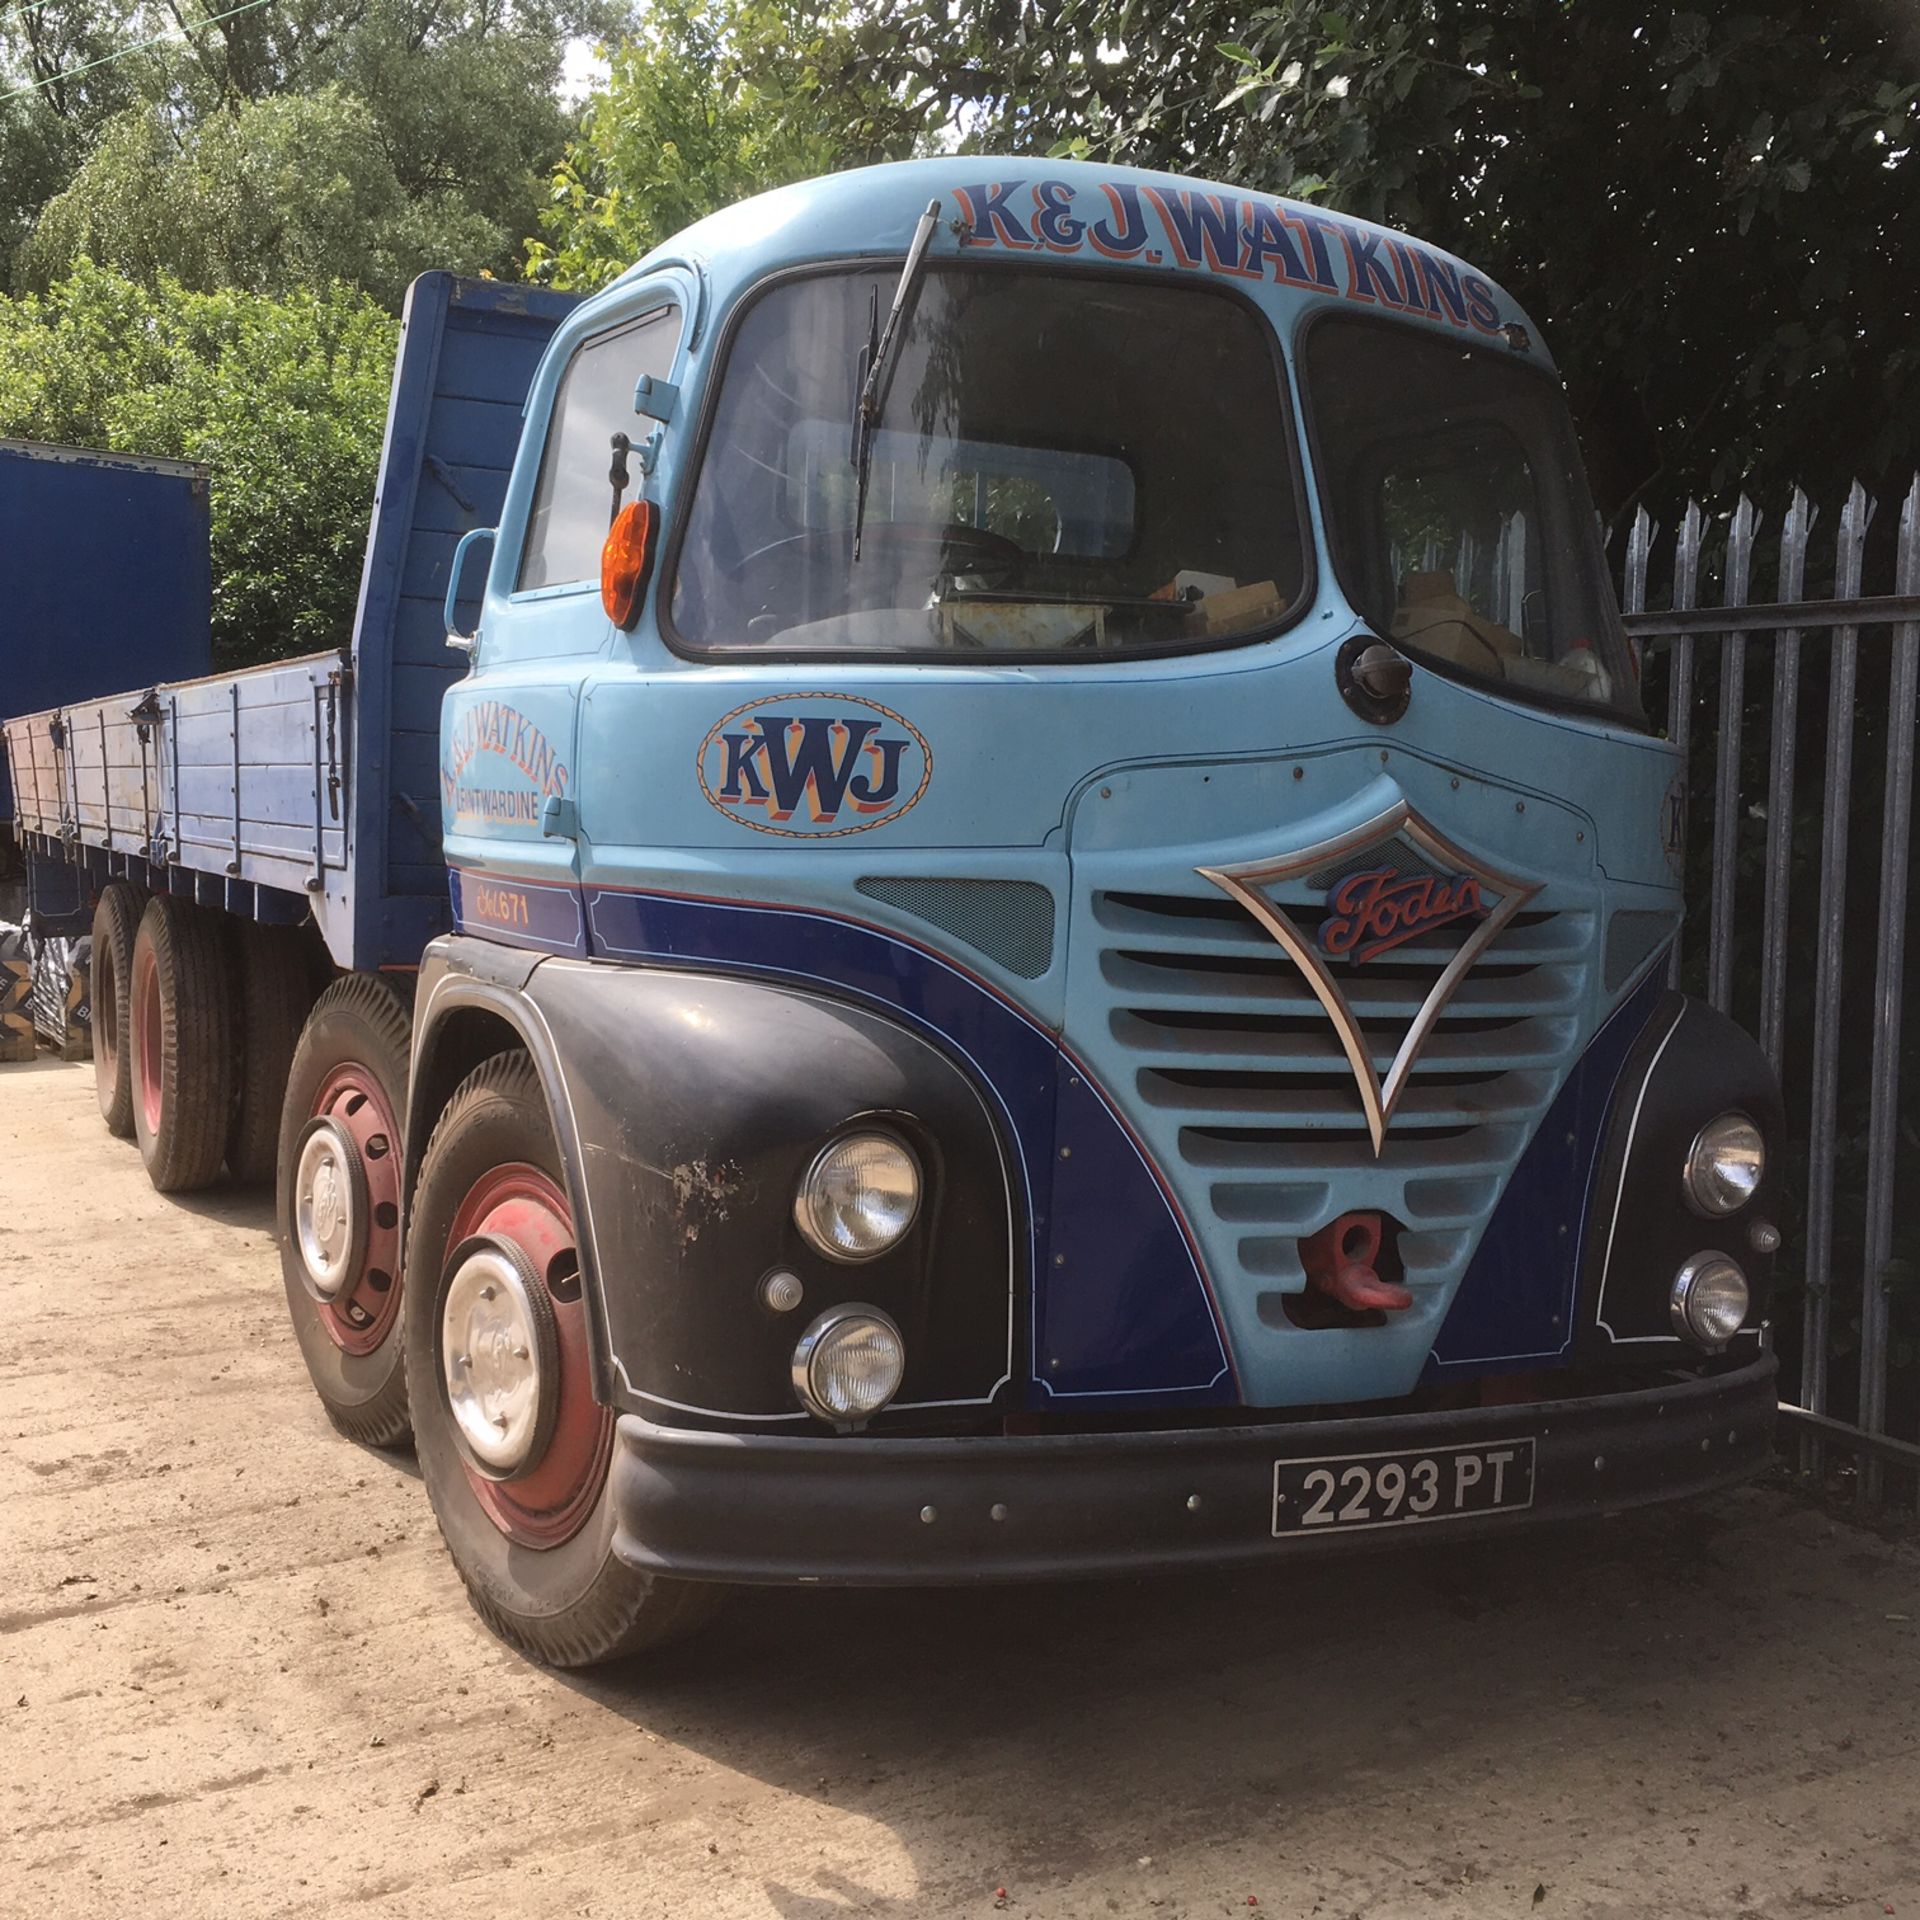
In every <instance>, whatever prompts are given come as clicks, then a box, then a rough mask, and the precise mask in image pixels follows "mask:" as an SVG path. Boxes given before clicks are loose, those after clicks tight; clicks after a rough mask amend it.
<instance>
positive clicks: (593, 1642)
mask: <svg viewBox="0 0 1920 1920" xmlns="http://www.w3.org/2000/svg"><path fill="white" fill-rule="evenodd" d="M407 1268H408V1274H407V1299H406V1307H405V1316H406V1339H407V1368H408V1374H409V1377H410V1378H411V1380H412V1381H413V1383H414V1387H413V1397H414V1406H413V1415H414V1428H413V1431H414V1445H415V1447H416V1449H417V1451H418V1454H419V1459H420V1473H421V1477H422V1478H423V1479H424V1480H425V1481H426V1484H427V1492H428V1495H429V1497H430V1498H431V1499H432V1501H433V1510H434V1514H435V1517H436V1518H437V1519H438V1520H439V1522H440V1531H441V1533H442V1535H443V1536H444V1537H445V1539H446V1542H447V1546H448V1549H449V1550H450V1551H451V1553H452V1555H453V1559H454V1564H455V1565H456V1566H457V1567H458V1568H459V1570H460V1577H461V1579H462V1580H464V1581H465V1582H466V1587H467V1592H468V1594H469V1596H470V1597H471V1598H472V1601H473V1604H474V1607H475V1609H476V1610H477V1611H478V1612H479V1614H480V1616H481V1618H482V1619H483V1620H485V1621H486V1622H487V1624H488V1625H489V1626H490V1627H492V1628H493V1630H494V1631H495V1632H496V1633H497V1634H499V1635H500V1637H501V1638H502V1639H504V1640H506V1641H508V1642H510V1643H511V1644H512V1645H513V1646H515V1647H518V1648H519V1649H520V1650H521V1651H522V1652H524V1653H528V1654H531V1655H532V1656H533V1657H534V1658H535V1659H538V1660H544V1661H547V1662H549V1663H550V1664H552V1665H554V1666H560V1667H584V1666H591V1665H593V1664H594V1663H595V1662H597V1661H601V1660H610V1659H614V1658H617V1657H618V1656H620V1655H623V1654H630V1653H637V1652H640V1651H642V1650H644V1649H646V1648H649V1647H657V1646H661V1645H664V1644H665V1643H666V1642H668V1641H670V1640H676V1639H679V1638H681V1637H682V1636H683V1635H685V1634H687V1633H690V1632H692V1631H693V1630H694V1628H696V1627H698V1626H699V1625H701V1624H702V1623H703V1622H704V1621H705V1620H706V1619H707V1618H708V1617H709V1615H710V1614H711V1613H712V1612H713V1610H714V1608H715V1606H716V1605H717V1604H718V1601H719V1598H720V1593H719V1589H717V1588H714V1587H711V1586H702V1585H698V1584H695V1583H692V1582H688V1581H674V1580H661V1579H657V1578H655V1577H653V1576H652V1575H649V1574H645V1573H640V1572H637V1571H636V1570H635V1569H633V1568H631V1567H629V1566H627V1565H626V1564H625V1563H624V1562H622V1561H620V1560H618V1559H616V1558H615V1557H614V1553H613V1530H614V1512H613V1500H612V1493H611V1483H610V1477H609V1473H608V1468H609V1465H610V1463H611V1461H612V1458H613V1412H612V1409H611V1408H608V1407H605V1406H602V1405H600V1404H599V1403H598V1402H597V1401H596V1400H595V1399H594V1397H593V1377H592V1369H591V1366H590V1363H589V1355H588V1346H587V1320H586V1303H585V1301H584V1299H583V1298H582V1296H581V1282H580V1260H579V1254H578V1251H577V1249H576V1246H575V1242H574V1231H573V1216H572V1211H571V1209H570V1208H569V1206H568V1203H567V1197H566V1191H565V1188H564V1186H563V1184H562V1176H561V1170H560V1162H559V1155H558V1153H557V1152H556V1150H555V1147H554V1141H553V1129H552V1125H551V1123H550V1122H549V1120H548V1116H547V1109H546V1102H545V1100H544V1099H543V1098H542V1096H541V1092H540V1087H539V1083H538V1081H537V1079H536V1078H535V1075H534V1071H533V1067H532V1064H531V1063H530V1062H529V1061H528V1059H527V1058H526V1056H525V1055H524V1054H520V1053H506V1054H499V1055H496V1056H495V1057H494V1058H493V1059H491V1060H489V1061H487V1062H485V1063H484V1064H483V1065H482V1066H480V1067H478V1068H476V1069H475V1070H474V1072H473V1073H471V1074H470V1075H468V1077H467V1078H466V1079H465V1080H464V1081H463V1082H462V1083H461V1085H460V1087H459V1089H458V1090H457V1091H456V1092H455V1094H454V1096H453V1098H452V1099H451V1100H450V1101H449V1102H448V1104H447V1108H446V1111H445V1112H444V1113H443V1114H442V1115H441V1116H440V1120H439V1124H438V1125H437V1126H436V1127H435V1128H434V1130H433V1139H432V1141H431V1142H430V1143H429V1145H428V1147H427V1152H426V1157H425V1159H424V1160H423V1161H422V1163H421V1167H420V1179H419V1184H418V1186H417V1187H416V1189H415V1192H414V1208H413V1218H412V1223H411V1225H410V1227H409V1229H408V1247H407Z"/></svg>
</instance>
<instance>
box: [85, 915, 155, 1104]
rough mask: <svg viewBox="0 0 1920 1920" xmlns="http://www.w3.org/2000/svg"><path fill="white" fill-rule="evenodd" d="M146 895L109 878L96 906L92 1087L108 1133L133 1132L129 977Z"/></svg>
mask: <svg viewBox="0 0 1920 1920" xmlns="http://www.w3.org/2000/svg"><path fill="white" fill-rule="evenodd" d="M142 900H143V896H142V894H141V892H140V890H139V888H138V887H135V886H133V885H131V884H130V883H129V882H127V881H125V880H110V881H109V882H108V883H107V884H106V886H105V887H104V888H102V889H101V893H100V903H99V905H98V906H96V907H95V908H94V910H93V962H92V967H93V978H92V980H91V982H90V983H89V985H88V999H89V1002H90V1004H91V1007H92V1020H93V1090H94V1092H95V1093H96V1094H97V1095H98V1096H99V1099H100V1117H101V1119H103V1120H104V1121H105V1122H106V1123H107V1131H108V1132H109V1133H114V1134H118V1135H119V1136H120V1138H121V1139H123V1140H124V1139H126V1138H127V1137H128V1136H129V1135H130V1134H131V1133H132V1132H133V1072H132V1064H133V1063H132V1056H131V1052H130V1049H129V1046H128V1040H127V1011H128V998H127V990H128V983H129V982H130V981H131V980H132V978H133V942H134V936H135V935H136V934H137V933H138V932H139V930H140V910H141V905H142Z"/></svg>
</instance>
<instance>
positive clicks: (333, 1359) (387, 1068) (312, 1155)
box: [275, 973, 412, 1447]
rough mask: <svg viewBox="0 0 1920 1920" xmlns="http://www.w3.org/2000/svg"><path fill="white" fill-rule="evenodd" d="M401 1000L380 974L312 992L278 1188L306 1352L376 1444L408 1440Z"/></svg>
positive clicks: (283, 1257) (283, 1265) (293, 1305)
mask: <svg viewBox="0 0 1920 1920" xmlns="http://www.w3.org/2000/svg"><path fill="white" fill-rule="evenodd" d="M411 1041H412V1022H411V1020H410V1018H409V1016H408V1013H407V1009H406V1008H405V1007H404V1006H403V1005H402V1004H401V1002H400V1001H399V1000H398V999H397V998H396V997H395V995H394V994H393V993H392V992H391V991H390V990H389V989H388V988H387V987H386V986H385V985H384V984H383V983H382V982H381V981H380V980H378V979H377V978H375V977H374V976H373V975H372V974H366V973H350V974H348V975H346V976H345V978H343V979H340V980H336V981H335V982H334V983H333V985H332V986H330V987H329V988H327V990H326V991H325V992H324V993H323V994H321V996H320V997H319V999H318V1000H316V1001H315V1002H314V1005H313V1011H312V1012H311V1013H309V1014H308V1016H307V1023H306V1025H305V1026H304V1027H303V1028H302V1029H301V1032H300V1039H299V1043H298V1044H297V1045H296V1046H295V1048H294V1050H293V1062H292V1065H291V1067H290V1068H289V1070H288V1073H287V1086H286V1098H285V1100H284V1101H283V1102H282V1105H281V1110H280V1144H279V1151H278V1154H277V1156H276V1157H277V1160H278V1163H279V1173H278V1178H277V1181H276V1186H275V1201H276V1208H275V1212H276V1218H277V1222H278V1225H279V1232H280V1272H281V1277H282V1279H283V1280H284V1281H285V1283H286V1290H287V1307H288V1310H289V1311H290V1312H291V1314H292V1316H293V1328H294V1332H295V1334H296V1335H297V1336H298V1337H299V1341H300V1352H301V1355H302V1357H303V1358H304V1359H305V1361H306V1363H307V1371H308V1373H309V1374H311V1375H312V1376H313V1384H314V1389H315V1391H316V1392H317V1393H318V1394H319V1395H320V1398H321V1401H322V1402H323V1403H324V1405H325V1406H326V1409H327V1413H328V1415H329V1416H330V1417H331V1419H332V1421H333V1424H334V1425H335V1426H336V1427H338V1428H339V1429H340V1431H341V1432H342V1433H344V1434H346V1435H347V1436H348V1437H349V1438H350V1439H354V1440H359V1441H363V1442H364V1443H365V1444H366V1445H368V1446H374V1447H393V1446H399V1445H400V1444H401V1443H402V1442H403V1441H404V1440H405V1439H406V1437H407V1431H408V1423H407V1375H406V1365H405V1355H404V1352H403V1343H402V1342H401V1340H400V1338H399V1336H398V1333H397V1328H398V1326H399V1322H400V1182H401V1179H402V1165H403V1156H402V1152H401V1148H402V1124H403V1121H404V1118H405V1115H406V1111H407V1054H408V1049H409V1047H410V1045H411Z"/></svg>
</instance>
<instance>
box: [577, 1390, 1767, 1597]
mask: <svg viewBox="0 0 1920 1920" xmlns="http://www.w3.org/2000/svg"><path fill="white" fill-rule="evenodd" d="M1775 1370H1776V1363H1775V1361H1774V1358H1773V1356H1772V1355H1771V1354H1765V1355H1762V1356H1761V1357H1760V1358H1759V1359H1758V1360H1755V1361H1754V1362H1752V1363H1751V1364H1750V1365H1748V1366H1744V1367H1742V1368H1740V1369H1739V1370H1738V1371H1736V1372H1730V1373H1723V1374H1716V1375H1714V1376H1713V1377H1711V1378H1709V1379H1700V1380H1676V1381H1675V1382H1674V1383H1673V1384H1672V1385H1670V1386H1660V1387H1651V1388H1643V1389H1637V1390H1634V1391H1631V1392H1625V1393H1617V1394H1605V1395H1598V1396H1595V1397H1592V1398H1589V1399H1580V1400H1554V1401H1542V1402H1539V1403H1536V1404H1532V1405H1522V1406H1505V1407H1483V1408H1474V1409H1469V1410H1467V1411H1464V1412H1449V1413H1421V1414H1399V1415H1385V1416H1382V1415H1375V1416H1372V1417H1368V1418H1364V1419H1352V1420H1316V1421H1311V1422H1301V1423H1299V1424H1284V1425H1268V1426H1242V1427H1210V1428H1189V1429H1184V1430H1181V1431H1177V1432H1171V1433H1098V1434H1078V1433H1077V1434H1048V1435H1040V1436H1030V1435H1020V1436H1009V1437H1000V1436H975V1437H971V1438H964V1439H939V1440H911V1439H909V1440H899V1439H881V1438H874V1437H859V1438H854V1437H849V1438H844V1439H830V1438H827V1437H826V1436H824V1435H822V1436H819V1437H816V1438H809V1439H798V1438H790V1437H763V1436H759V1435H751V1434H734V1433H703V1432H692V1431H688V1430H686V1429H683V1428H674V1427H661V1426H655V1425H654V1424H652V1423H651V1422H650V1421H646V1420H642V1419H640V1418H638V1417H637V1416H636V1415H633V1414H626V1415H623V1416H622V1417H621V1419H620V1421H619V1424H618V1429H617V1436H616V1440H615V1446H614V1458H613V1493H614V1502H615V1511H616V1518H617V1530H616V1532H615V1536H614V1551H615V1552H616V1553H617V1554H618V1555H619V1557H620V1558H621V1559H622V1560H624V1561H626V1562H627V1563H628V1565H630V1566H634V1567H639V1568H643V1569H645V1570H646V1571H648V1572H653V1573H662V1574H670V1575H675V1576H679V1577H683V1578H698V1579H712V1580H735V1581H763V1582H764V1581H794V1580H798V1581H819V1582H823V1583H829V1584H834V1585H848V1586H936V1585H955V1584H964V1583H968V1582H975V1581H988V1580H1037V1579H1048V1578H1058V1577H1068V1576H1077V1575H1094V1574H1116V1573H1141V1572H1147V1571H1149V1570H1152V1569H1156V1568H1171V1567H1183V1566H1201V1565H1218V1566H1226V1565H1232V1564H1236V1563H1240V1564H1245V1563H1250V1562H1257V1561H1263V1560H1269V1559H1275V1558H1279V1557H1282V1556H1292V1555H1297V1554H1301V1553H1323V1552H1326V1551H1328V1550H1329V1549H1335V1548H1339V1547H1341V1546H1349V1545H1361V1544H1364V1545H1369V1546H1380V1545H1385V1544H1390V1543H1391V1542H1392V1540H1393V1539H1394V1537H1395V1535H1396V1534H1400V1533H1407V1532H1409V1531H1410V1532H1413V1533H1415V1534H1417V1535H1418V1536H1419V1537H1421V1538H1455V1537H1457V1538H1465V1537H1468V1536H1474V1535H1484V1534H1488V1533H1497V1532H1506V1531H1510V1530H1511V1529H1513V1528H1515V1527H1519V1526H1526V1525H1530V1524H1537V1523H1540V1522H1548V1521H1555V1520H1568V1519H1573V1518H1577V1517H1579V1516H1581V1515H1587V1514H1598V1513H1615V1512H1620V1511H1622V1510H1624V1509H1626V1508H1630V1507H1641V1506H1648V1505H1652V1504H1654V1503H1655V1502H1658V1501H1664V1500H1681V1499H1685V1498H1687V1497H1689V1496H1690V1495H1694V1494H1702V1493H1709V1492H1711V1491H1713V1490H1714V1489H1715V1488H1718V1487H1725V1486H1731V1485H1733V1484H1734V1483H1736V1482H1738V1481H1741V1480H1744V1479H1747V1478H1748V1477H1749V1476H1751V1475H1752V1474H1754V1473H1756V1472H1758V1471H1759V1469H1760V1468H1761V1467H1762V1466H1763V1465H1764V1464H1765V1463H1766V1461H1767V1459H1768V1458H1769V1455H1770V1453H1771V1450H1772V1435H1773V1421H1774V1407H1775V1389H1774V1373H1775ZM1527 1437H1531V1438H1532V1439H1533V1440H1534V1442H1535V1447H1536V1451H1535V1466H1534V1482H1533V1501H1532V1504H1531V1505H1530V1506H1528V1507H1526V1508H1524V1509H1506V1510H1501V1511H1495V1512H1489V1513H1476V1514H1465V1515H1461V1516H1459V1517H1457V1518H1449V1519H1447V1520H1445V1521H1444V1522H1442V1523H1439V1524H1437V1525H1423V1526H1420V1527H1417V1528H1413V1529H1407V1528H1387V1529H1383V1530H1379V1531H1367V1532H1359V1533H1356V1534H1352V1535H1343V1534H1341V1533H1340V1532H1338V1531H1337V1530H1335V1531H1330V1532H1328V1533H1325V1534H1312V1535H1303V1534H1299V1533H1289V1534H1286V1535H1284V1536H1282V1537H1279V1538H1275V1537H1274V1534H1273V1530H1272V1513H1273V1477H1274V1463H1275V1462H1276V1461H1279V1460H1301V1459H1314V1458H1319V1457H1324V1456H1328V1455H1355V1454H1369V1453H1375V1452H1385V1451H1392V1452H1394V1453H1406V1452H1418V1451H1420V1450H1422V1449H1425V1448H1440V1447H1448V1446H1461V1445H1469V1446H1480V1445H1483V1444H1485V1445H1498V1444H1499V1443H1501V1442H1504V1441H1509V1440H1518V1439H1524V1438H1527ZM1196 1496H1197V1498H1196ZM928 1514H931V1516H932V1517H931V1518H927V1517H925V1516H927V1515H928ZM996 1514H997V1515H998V1516H999V1517H996Z"/></svg>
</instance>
